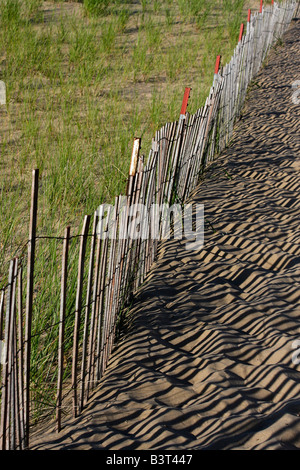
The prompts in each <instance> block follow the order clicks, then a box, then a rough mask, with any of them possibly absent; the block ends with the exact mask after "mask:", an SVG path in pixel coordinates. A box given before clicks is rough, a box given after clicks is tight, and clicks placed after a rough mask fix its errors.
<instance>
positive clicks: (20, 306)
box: [18, 265, 25, 450]
mask: <svg viewBox="0 0 300 470" xmlns="http://www.w3.org/2000/svg"><path fill="white" fill-rule="evenodd" d="M18 339H19V342H18V364H19V368H18V380H19V404H20V411H19V414H20V434H21V443H20V448H21V449H22V450H23V449H24V444H25V443H24V438H25V429H24V394H23V391H24V377H23V369H24V341H23V267H22V265H21V266H20V268H19V273H18Z"/></svg>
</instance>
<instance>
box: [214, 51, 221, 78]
mask: <svg viewBox="0 0 300 470" xmlns="http://www.w3.org/2000/svg"><path fill="white" fill-rule="evenodd" d="M220 62H221V56H220V55H217V59H216V66H215V75H217V73H218V72H219V68H220Z"/></svg>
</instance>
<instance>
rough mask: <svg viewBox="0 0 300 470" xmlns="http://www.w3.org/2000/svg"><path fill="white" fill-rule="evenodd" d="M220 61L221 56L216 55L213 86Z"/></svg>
mask: <svg viewBox="0 0 300 470" xmlns="http://www.w3.org/2000/svg"><path fill="white" fill-rule="evenodd" d="M220 62H221V56H220V55H217V59H216V65H215V74H214V82H213V86H215V82H216V80H217V76H218V72H219V68H220Z"/></svg>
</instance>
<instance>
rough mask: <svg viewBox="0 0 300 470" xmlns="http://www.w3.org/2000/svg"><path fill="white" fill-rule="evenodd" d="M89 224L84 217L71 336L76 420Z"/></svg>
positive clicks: (75, 413)
mask: <svg viewBox="0 0 300 470" xmlns="http://www.w3.org/2000/svg"><path fill="white" fill-rule="evenodd" d="M89 224H90V216H89V215H86V216H85V217H84V222H83V228H82V232H81V240H80V251H79V260H78V275H77V292H76V306H75V324H74V335H73V362H72V390H73V416H74V417H75V418H76V417H77V415H78V397H77V367H78V353H79V338H80V335H79V330H80V320H81V310H82V305H81V302H82V290H83V276H84V262H85V251H86V243H87V236H88V230H89Z"/></svg>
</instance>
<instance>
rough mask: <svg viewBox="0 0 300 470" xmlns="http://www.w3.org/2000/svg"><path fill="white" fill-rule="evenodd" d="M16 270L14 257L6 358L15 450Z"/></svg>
mask: <svg viewBox="0 0 300 470" xmlns="http://www.w3.org/2000/svg"><path fill="white" fill-rule="evenodd" d="M17 272H18V259H17V258H15V262H14V271H13V277H12V289H11V296H12V298H11V318H10V335H9V349H10V354H9V358H8V369H9V378H10V416H9V417H8V419H9V420H10V438H9V446H10V449H11V450H16V441H17V421H16V415H17V413H18V411H19V410H18V400H17V387H16V383H17V381H16V378H17V375H16V369H17V363H16V355H17V349H16V346H17V345H16V321H15V318H16V283H17Z"/></svg>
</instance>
